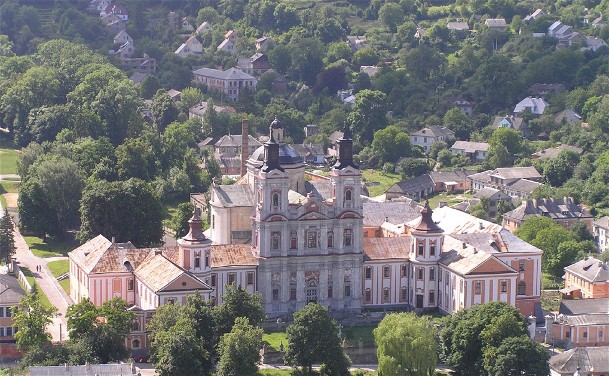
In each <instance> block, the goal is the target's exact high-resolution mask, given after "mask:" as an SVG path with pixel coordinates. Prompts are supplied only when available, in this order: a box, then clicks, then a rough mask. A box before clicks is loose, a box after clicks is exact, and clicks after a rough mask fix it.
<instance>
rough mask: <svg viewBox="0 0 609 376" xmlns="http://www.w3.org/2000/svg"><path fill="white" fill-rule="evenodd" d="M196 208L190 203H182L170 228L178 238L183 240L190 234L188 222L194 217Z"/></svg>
mask: <svg viewBox="0 0 609 376" xmlns="http://www.w3.org/2000/svg"><path fill="white" fill-rule="evenodd" d="M193 209H194V206H193V205H192V204H191V203H190V202H182V203H181V204H179V205H178V210H176V212H175V213H173V215H172V216H171V223H170V225H169V227H170V228H171V229H172V230H173V231H174V233H175V237H176V238H178V239H179V238H182V237H184V236H185V235H186V234H188V230H189V227H188V221H189V220H190V218H191V217H192V211H193Z"/></svg>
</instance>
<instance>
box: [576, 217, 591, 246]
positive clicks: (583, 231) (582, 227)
mask: <svg viewBox="0 0 609 376" xmlns="http://www.w3.org/2000/svg"><path fill="white" fill-rule="evenodd" d="M570 230H571V232H573V236H574V237H575V241H578V242H583V241H586V240H589V241H594V235H592V234H591V233H590V230H588V227H587V226H586V224H585V223H584V222H582V221H577V222H575V223H574V224H573V225H571V227H570Z"/></svg>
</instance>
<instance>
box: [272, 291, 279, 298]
mask: <svg viewBox="0 0 609 376" xmlns="http://www.w3.org/2000/svg"><path fill="white" fill-rule="evenodd" d="M273 300H275V301H277V300H279V289H273Z"/></svg>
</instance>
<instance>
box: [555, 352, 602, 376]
mask: <svg viewBox="0 0 609 376" xmlns="http://www.w3.org/2000/svg"><path fill="white" fill-rule="evenodd" d="M607 354H609V346H594V347H584V346H581V347H576V348H573V349H571V350H567V351H565V352H563V353H559V354H557V355H554V356H553V357H552V358H550V368H551V369H552V370H554V371H557V372H559V373H561V374H569V375H573V374H574V373H575V372H576V371H577V370H578V369H581V370H582V371H583V372H584V373H587V372H589V371H590V370H591V369H594V372H595V374H596V373H599V374H601V373H607V372H609V356H607Z"/></svg>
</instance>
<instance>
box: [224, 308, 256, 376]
mask: <svg viewBox="0 0 609 376" xmlns="http://www.w3.org/2000/svg"><path fill="white" fill-rule="evenodd" d="M261 339H262V329H260V328H255V327H253V326H252V325H250V324H249V322H248V320H247V318H245V317H237V319H236V320H235V324H234V325H233V328H232V329H231V331H230V333H227V334H225V335H223V336H222V338H221V339H220V345H219V346H218V353H219V355H220V361H219V363H218V369H217V371H216V375H218V376H241V375H243V376H250V375H251V376H254V375H257V374H258V364H257V363H258V361H259V360H260V352H259V348H260V341H261Z"/></svg>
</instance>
